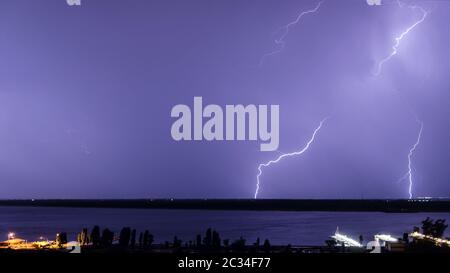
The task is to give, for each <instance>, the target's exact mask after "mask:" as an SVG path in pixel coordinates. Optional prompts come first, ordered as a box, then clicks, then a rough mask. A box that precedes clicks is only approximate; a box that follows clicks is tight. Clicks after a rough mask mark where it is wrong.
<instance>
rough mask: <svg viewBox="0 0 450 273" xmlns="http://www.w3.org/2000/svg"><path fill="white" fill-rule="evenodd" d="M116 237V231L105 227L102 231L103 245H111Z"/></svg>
mask: <svg viewBox="0 0 450 273" xmlns="http://www.w3.org/2000/svg"><path fill="white" fill-rule="evenodd" d="M113 239H114V232H112V231H111V230H109V229H107V228H105V229H104V230H103V232H102V239H101V241H102V242H101V244H102V246H103V247H111V245H112V242H113Z"/></svg>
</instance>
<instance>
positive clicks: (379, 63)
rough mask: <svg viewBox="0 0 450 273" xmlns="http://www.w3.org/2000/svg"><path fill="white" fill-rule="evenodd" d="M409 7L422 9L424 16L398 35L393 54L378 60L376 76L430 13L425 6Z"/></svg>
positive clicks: (402, 5)
mask: <svg viewBox="0 0 450 273" xmlns="http://www.w3.org/2000/svg"><path fill="white" fill-rule="evenodd" d="M397 3H398V5H399V6H400V7H401V8H403V7H404V4H403V3H401V2H400V1H397ZM409 8H411V9H412V10H420V12H422V17H421V18H420V19H419V20H418V21H416V22H415V23H414V24H412V25H411V26H410V27H408V28H407V29H406V30H405V31H403V32H402V33H401V34H400V35H399V36H398V37H396V38H395V43H394V46H393V47H392V52H391V54H389V55H388V56H387V57H386V58H384V59H382V60H381V61H380V62H378V65H377V69H376V71H375V73H374V74H375V76H378V75H380V73H381V69H382V67H383V64H384V63H385V62H387V61H389V60H390V59H391V58H392V57H394V56H395V55H397V53H398V47H399V46H400V42H401V40H402V39H403V38H404V37H405V36H406V35H407V34H408V33H409V32H410V31H412V30H413V29H414V28H415V27H416V26H418V25H419V24H420V23H422V22H423V21H424V20H425V18H426V17H427V15H428V12H427V11H426V10H424V9H423V8H421V7H419V6H409Z"/></svg>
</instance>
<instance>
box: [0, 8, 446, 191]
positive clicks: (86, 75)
mask: <svg viewBox="0 0 450 273" xmlns="http://www.w3.org/2000/svg"><path fill="white" fill-rule="evenodd" d="M318 2H319V1H317V0H311V1H309V0H295V1H293V0H285V1H277V0H259V1H257V0H250V1H245V0H240V1H238V0H232V1H226V0H215V1H211V0H209V1H207V0H178V1H174V0H169V1H168V0H164V1H162V0H159V1H147V0H132V1H125V0H82V5H81V6H78V7H75V6H68V5H67V4H66V3H65V0H48V1H35V0H2V1H1V2H0V198H161V197H164V198H165V197H174V198H206V197H208V198H252V197H253V194H254V191H255V183H256V181H255V177H256V174H257V167H258V164H260V163H262V162H266V161H268V160H270V159H274V158H276V157H277V156H279V155H280V152H281V153H285V152H292V151H295V150H298V149H300V148H302V147H303V146H304V145H305V143H306V142H307V141H308V139H309V138H310V136H311V134H312V132H313V130H314V129H315V128H316V127H317V125H318V123H319V122H320V120H322V119H323V118H324V117H326V116H330V119H329V120H328V121H327V122H326V123H325V124H324V126H323V128H322V130H321V131H320V133H318V135H317V137H316V140H315V142H314V143H313V144H312V145H311V147H310V149H309V150H308V151H307V152H306V153H305V154H303V155H301V156H298V157H292V158H289V159H286V160H284V161H283V162H282V163H279V164H278V165H272V166H271V167H270V168H266V169H264V174H263V175H262V177H261V180H262V185H261V189H260V193H259V197H260V198H407V197H408V183H407V181H406V180H403V181H398V180H399V179H400V178H401V177H402V176H403V175H404V174H405V173H406V172H407V170H408V158H407V156H408V152H409V149H410V148H411V146H412V145H413V144H414V142H415V141H416V137H417V133H418V130H419V125H418V124H417V123H416V120H415V116H417V117H418V118H419V119H420V120H421V121H423V123H424V127H423V135H422V140H421V142H420V145H419V146H418V147H417V149H416V151H415V153H414V156H413V175H414V183H415V185H414V188H413V192H414V196H434V197H439V196H450V183H449V178H450V168H449V164H450V142H449V140H450V127H449V124H450V94H449V91H450V78H449V74H448V73H449V71H450V54H449V46H448V44H449V42H450V28H449V25H450V24H449V23H450V20H449V18H450V2H449V1H407V0H404V2H405V3H406V4H407V5H414V4H417V5H419V6H420V7H422V8H423V9H425V10H426V11H428V16H427V17H426V19H425V20H424V21H423V22H422V23H421V24H419V25H417V26H416V27H415V28H414V29H413V30H412V31H410V33H408V34H407V35H406V36H405V37H404V38H403V40H402V41H401V43H400V45H399V47H398V54H397V55H395V56H393V58H392V59H391V60H389V61H388V62H386V63H385V64H384V65H383V68H382V71H381V74H380V75H379V76H374V74H373V70H374V67H375V66H376V64H377V62H378V61H380V60H381V59H383V58H385V57H386V56H387V55H389V54H390V53H391V51H392V47H393V46H394V44H395V37H396V36H398V35H399V34H401V33H402V32H403V31H404V30H405V29H407V28H408V27H409V26H411V25H412V24H414V22H416V21H417V20H419V19H420V17H421V12H420V11H419V10H416V9H412V8H410V6H406V5H405V6H403V7H400V6H399V5H398V4H397V2H396V1H388V0H384V1H383V5H381V6H369V5H368V4H367V3H366V0H348V1H333V0H328V1H327V0H326V1H324V2H323V4H322V5H321V7H320V9H319V10H318V11H317V12H316V13H313V14H308V15H305V16H304V17H302V18H301V20H300V22H299V23H298V24H296V25H295V26H292V27H291V28H290V30H289V33H288V35H287V36H286V37H285V39H284V41H285V42H286V44H285V48H284V50H283V51H282V52H280V53H278V54H274V55H273V56H270V57H268V58H265V60H264V62H263V64H262V66H259V62H260V59H261V57H262V56H263V55H264V54H266V53H269V52H271V51H274V50H276V49H277V45H276V44H275V43H274V40H275V39H277V38H279V36H280V27H283V26H284V25H286V24H288V23H289V22H291V21H293V20H295V18H296V17H297V16H298V15H299V14H300V13H301V12H302V11H305V10H309V9H312V8H314V7H315V6H316V5H317V3H318ZM194 96H202V97H203V101H204V104H219V105H221V106H224V105H225V104H244V105H246V104H265V105H270V104H279V105H280V146H279V151H275V152H261V151H260V150H259V142H255V141H241V142H238V141H234V142H226V141H216V142H207V141H201V142H194V141H190V142H187V141H185V142H176V141H174V140H173V139H172V138H171V135H170V128H171V125H172V122H173V121H174V119H172V118H171V117H170V110H171V108H172V107H173V106H174V105H176V104H187V105H190V106H191V107H192V104H193V97H194Z"/></svg>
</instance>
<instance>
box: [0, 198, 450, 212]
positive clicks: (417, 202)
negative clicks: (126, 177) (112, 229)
mask: <svg viewBox="0 0 450 273" xmlns="http://www.w3.org/2000/svg"><path fill="white" fill-rule="evenodd" d="M0 206H10V207H11V206H22V207H73V208H76V207H78V208H129V209H132V208H134V209H191V210H252V211H371V212H450V199H445V200H443V199H174V198H168V199H14V200H0Z"/></svg>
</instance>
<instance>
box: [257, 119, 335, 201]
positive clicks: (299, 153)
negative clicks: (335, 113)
mask: <svg viewBox="0 0 450 273" xmlns="http://www.w3.org/2000/svg"><path fill="white" fill-rule="evenodd" d="M327 119H328V117H326V118H324V119H323V120H322V121H321V122H320V123H319V126H318V127H317V128H316V129H315V130H314V132H313V134H312V136H311V138H310V139H309V141H308V142H307V143H306V145H305V147H303V148H302V149H301V150H299V151H296V152H292V153H285V154H282V155H280V156H279V157H278V158H277V159H275V160H270V161H268V162H266V163H262V164H259V166H258V174H257V175H256V190H255V196H254V198H255V199H257V198H258V193H259V188H260V177H261V175H262V173H263V168H264V167H269V166H270V165H272V164H275V163H278V162H280V161H281V160H282V159H283V158H287V157H291V156H296V155H301V154H303V153H304V152H306V151H307V150H308V149H309V146H310V145H311V144H312V143H313V142H314V139H315V138H316V134H317V133H318V132H319V131H320V129H321V128H322V125H323V123H324V122H325V121H326V120H327Z"/></svg>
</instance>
